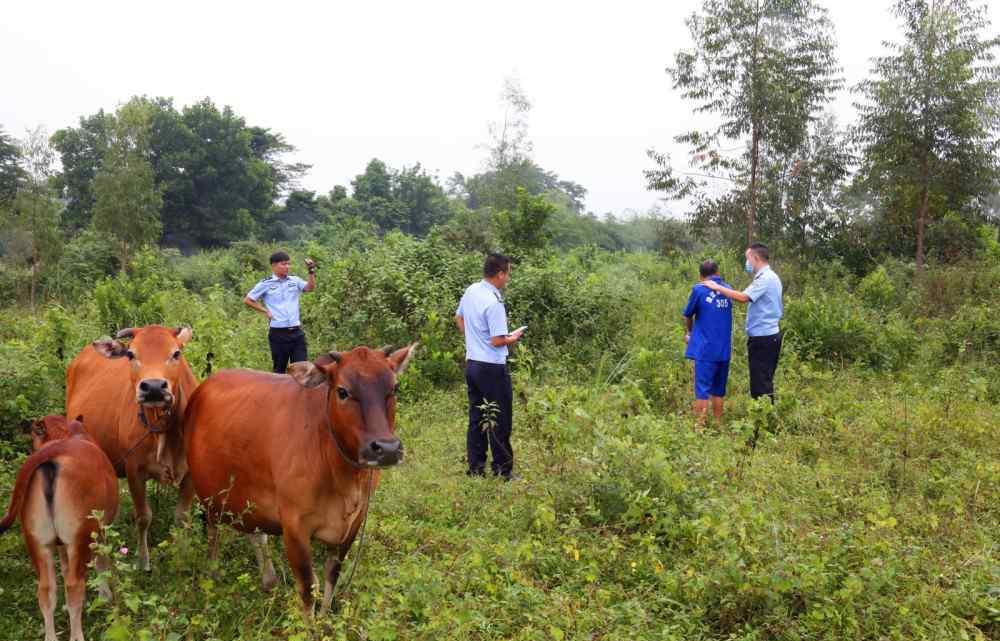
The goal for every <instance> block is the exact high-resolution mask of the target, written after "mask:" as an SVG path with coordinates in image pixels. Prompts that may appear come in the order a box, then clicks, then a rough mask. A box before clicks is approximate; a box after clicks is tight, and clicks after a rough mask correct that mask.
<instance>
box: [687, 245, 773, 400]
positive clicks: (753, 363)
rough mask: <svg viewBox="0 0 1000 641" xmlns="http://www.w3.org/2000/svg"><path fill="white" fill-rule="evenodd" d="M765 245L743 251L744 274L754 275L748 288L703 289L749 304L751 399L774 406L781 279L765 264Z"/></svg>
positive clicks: (712, 284)
mask: <svg viewBox="0 0 1000 641" xmlns="http://www.w3.org/2000/svg"><path fill="white" fill-rule="evenodd" d="M768 258H769V255H768V251H767V245H765V244H763V243H753V244H752V245H750V247H749V248H747V251H746V270H747V272H749V273H751V274H753V281H752V282H751V283H750V286H749V287H747V288H746V289H744V290H743V291H742V292H740V291H737V290H734V289H729V288H728V287H723V286H722V285H720V284H719V283H717V282H715V281H713V280H705V281H702V283H701V284H702V285H704V286H705V287H707V288H709V289H711V290H713V291H716V292H718V293H720V294H722V295H723V296H725V297H726V298H729V299H732V300H735V301H738V302H741V303H749V304H750V306H749V307H748V308H747V323H746V329H747V361H748V364H749V369H750V396H751V397H752V398H758V397H760V396H764V395H765V394H766V395H767V396H769V397H771V402H772V403H773V402H774V372H775V370H776V369H777V368H778V356H779V355H780V354H781V330H780V328H779V326H778V322H779V321H780V320H781V316H782V314H783V313H784V307H783V306H782V303H781V295H782V286H781V279H780V278H778V275H777V274H776V273H774V270H772V269H771V266H770V265H769V264H768Z"/></svg>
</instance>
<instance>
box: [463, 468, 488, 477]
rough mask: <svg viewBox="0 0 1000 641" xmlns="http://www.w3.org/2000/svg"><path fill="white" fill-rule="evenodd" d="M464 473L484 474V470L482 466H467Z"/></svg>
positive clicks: (467, 474) (470, 474)
mask: <svg viewBox="0 0 1000 641" xmlns="http://www.w3.org/2000/svg"><path fill="white" fill-rule="evenodd" d="M465 475H466V476H486V471H485V470H484V469H483V468H481V467H477V468H469V469H468V470H466V472H465Z"/></svg>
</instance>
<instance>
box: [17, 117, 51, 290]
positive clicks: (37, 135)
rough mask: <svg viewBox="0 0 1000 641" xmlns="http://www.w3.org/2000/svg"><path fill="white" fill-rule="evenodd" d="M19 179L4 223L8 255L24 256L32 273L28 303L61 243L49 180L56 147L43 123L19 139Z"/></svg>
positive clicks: (22, 257)
mask: <svg viewBox="0 0 1000 641" xmlns="http://www.w3.org/2000/svg"><path fill="white" fill-rule="evenodd" d="M18 155H19V157H20V171H19V172H18V174H19V181H18V185H17V193H16V196H15V197H14V201H13V205H12V207H11V209H10V212H9V213H8V215H7V216H6V220H5V221H4V223H3V227H4V229H3V231H4V233H5V235H6V236H7V247H8V249H7V252H6V254H7V257H8V259H18V260H20V259H23V260H24V261H25V262H27V264H28V267H29V269H30V273H31V291H30V301H31V306H32V307H34V306H35V301H36V299H37V289H38V277H39V273H40V272H41V269H42V266H43V265H45V264H47V263H49V262H53V261H55V259H56V258H58V255H59V250H60V249H61V247H62V243H61V242H60V240H61V239H60V236H59V215H60V213H61V210H62V207H61V206H60V204H59V202H58V201H57V200H56V199H55V194H54V193H53V192H52V189H51V188H50V186H49V181H50V180H51V179H52V176H53V175H54V173H55V170H54V169H53V164H54V162H55V151H54V150H53V149H52V147H50V146H49V141H48V134H47V133H46V132H45V130H44V129H43V128H42V127H38V128H36V129H33V130H29V131H28V132H27V135H26V136H25V138H24V139H23V140H21V141H20V144H19V150H18Z"/></svg>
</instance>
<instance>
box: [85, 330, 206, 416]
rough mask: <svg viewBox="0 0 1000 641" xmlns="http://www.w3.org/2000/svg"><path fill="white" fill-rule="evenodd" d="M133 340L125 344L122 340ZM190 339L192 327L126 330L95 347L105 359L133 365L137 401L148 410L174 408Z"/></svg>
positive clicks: (99, 341) (97, 341) (96, 343)
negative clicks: (122, 360)
mask: <svg viewBox="0 0 1000 641" xmlns="http://www.w3.org/2000/svg"><path fill="white" fill-rule="evenodd" d="M129 338H130V339H132V340H131V341H130V342H128V343H127V344H126V343H122V342H121V341H122V340H123V339H129ZM189 340H191V328H190V327H177V328H172V327H160V326H159V325H149V326H147V327H139V328H129V329H123V330H121V331H120V332H118V334H117V336H115V338H114V340H112V339H110V338H102V339H99V340H96V341H94V342H93V343H92V344H93V346H94V349H96V350H97V352H98V353H99V354H101V355H102V356H104V357H106V358H127V359H128V360H129V364H130V365H131V377H132V385H133V386H134V387H135V400H136V402H137V403H138V404H139V405H142V406H143V407H146V408H167V407H171V406H172V405H173V403H174V401H175V400H176V395H177V390H178V389H179V380H180V376H181V373H182V367H183V365H182V363H183V359H184V357H183V355H182V354H181V350H182V349H183V348H184V345H186V344H187V342H188V341H189Z"/></svg>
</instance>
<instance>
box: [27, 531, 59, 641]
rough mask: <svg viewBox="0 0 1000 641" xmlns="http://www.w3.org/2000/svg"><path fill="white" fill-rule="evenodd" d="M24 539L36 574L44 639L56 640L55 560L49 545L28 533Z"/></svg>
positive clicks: (47, 640) (48, 640)
mask: <svg viewBox="0 0 1000 641" xmlns="http://www.w3.org/2000/svg"><path fill="white" fill-rule="evenodd" d="M24 539H25V543H27V544H28V553H29V554H30V555H31V561H32V563H34V565H35V572H36V573H37V574H38V609H39V610H41V611H42V619H43V620H44V621H45V641H57V639H56V622H55V611H56V560H55V559H54V558H52V548H51V546H48V545H39V544H38V542H37V541H35V540H34V539H33V538H32V537H31V536H30V535H29V536H25V537H24Z"/></svg>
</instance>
